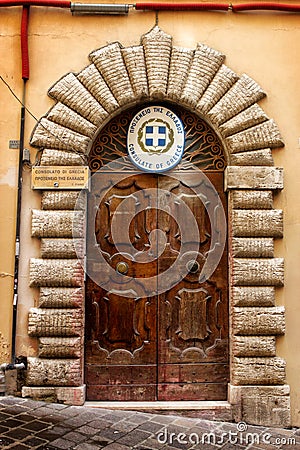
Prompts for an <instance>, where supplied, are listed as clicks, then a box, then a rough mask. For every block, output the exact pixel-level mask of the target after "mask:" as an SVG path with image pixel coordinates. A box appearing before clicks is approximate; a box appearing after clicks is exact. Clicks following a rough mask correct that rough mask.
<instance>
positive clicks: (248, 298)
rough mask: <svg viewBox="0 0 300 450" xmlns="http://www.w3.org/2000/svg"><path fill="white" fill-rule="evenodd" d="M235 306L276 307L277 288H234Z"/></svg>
mask: <svg viewBox="0 0 300 450" xmlns="http://www.w3.org/2000/svg"><path fill="white" fill-rule="evenodd" d="M232 298H233V304H234V306H274V305H275V288H274V287H272V286H263V287H261V286H234V287H233V288H232Z"/></svg>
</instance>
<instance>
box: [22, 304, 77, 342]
mask: <svg viewBox="0 0 300 450" xmlns="http://www.w3.org/2000/svg"><path fill="white" fill-rule="evenodd" d="M82 333H83V312H82V310H81V309H79V308H77V309H42V308H30V310H29V316H28V334H29V336H33V337H41V336H43V337H53V336H60V337H62V336H81V335H82Z"/></svg>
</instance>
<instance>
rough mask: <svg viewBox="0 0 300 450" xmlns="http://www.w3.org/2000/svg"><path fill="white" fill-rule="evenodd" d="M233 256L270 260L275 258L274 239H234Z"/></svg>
mask: <svg viewBox="0 0 300 450" xmlns="http://www.w3.org/2000/svg"><path fill="white" fill-rule="evenodd" d="M232 254H233V256H235V257H239V258H270V257H273V256H274V241H273V239H272V238H233V239H232Z"/></svg>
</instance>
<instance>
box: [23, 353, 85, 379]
mask: <svg viewBox="0 0 300 450" xmlns="http://www.w3.org/2000/svg"><path fill="white" fill-rule="evenodd" d="M27 363H28V366H27V384H28V385H29V386H30V385H31V386H79V385H81V384H82V374H81V367H80V360H78V359H40V358H32V357H29V358H27Z"/></svg>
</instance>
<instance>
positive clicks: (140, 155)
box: [127, 105, 184, 172]
mask: <svg viewBox="0 0 300 450" xmlns="http://www.w3.org/2000/svg"><path fill="white" fill-rule="evenodd" d="M127 149H128V155H129V158H130V159H131V161H132V162H133V164H135V165H136V166H137V167H138V168H139V169H141V170H144V171H146V172H165V171H167V170H170V169H172V168H173V167H175V166H176V165H177V164H178V163H179V162H180V160H181V158H182V154H183V150H184V128H183V124H182V122H181V120H180V119H179V117H178V116H177V115H176V114H174V112H173V111H171V110H170V109H167V108H164V107H163V106H152V105H151V106H147V107H146V108H144V109H142V110H140V111H139V112H138V113H137V114H136V115H135V116H134V118H133V119H132V121H131V122H130V125H129V129H128V134H127Z"/></svg>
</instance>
